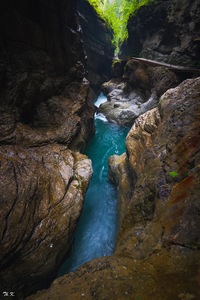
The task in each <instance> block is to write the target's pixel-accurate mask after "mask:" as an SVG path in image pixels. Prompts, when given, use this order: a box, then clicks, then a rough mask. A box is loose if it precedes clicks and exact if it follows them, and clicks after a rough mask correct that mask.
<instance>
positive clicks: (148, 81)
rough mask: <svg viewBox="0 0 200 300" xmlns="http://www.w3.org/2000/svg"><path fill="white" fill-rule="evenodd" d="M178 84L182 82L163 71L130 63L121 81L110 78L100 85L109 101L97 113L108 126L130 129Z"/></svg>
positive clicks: (131, 60) (168, 71)
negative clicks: (167, 91) (119, 125)
mask: <svg viewBox="0 0 200 300" xmlns="http://www.w3.org/2000/svg"><path fill="white" fill-rule="evenodd" d="M180 82H181V78H179V77H178V76H177V75H176V74H175V73H174V72H172V71H170V70H168V69H167V68H165V67H151V66H148V65H146V64H144V63H141V62H136V61H134V60H133V59H129V60H128V61H127V63H126V65H125V68H124V73H123V78H121V80H120V78H113V79H111V80H110V81H108V82H106V83H104V84H103V85H102V91H103V92H104V93H105V94H106V95H107V98H108V101H107V102H105V103H102V104H101V105H100V107H99V112H101V113H103V114H104V115H105V116H106V118H107V119H108V120H109V121H110V122H116V123H118V124H122V125H128V126H131V125H133V123H134V121H135V119H136V118H137V117H139V116H140V115H142V114H143V113H145V112H146V111H148V110H150V109H152V108H154V107H156V106H157V104H158V100H159V97H160V96H161V95H162V94H163V93H164V92H165V91H166V90H168V89H169V88H171V87H175V86H177V85H178V83H180Z"/></svg>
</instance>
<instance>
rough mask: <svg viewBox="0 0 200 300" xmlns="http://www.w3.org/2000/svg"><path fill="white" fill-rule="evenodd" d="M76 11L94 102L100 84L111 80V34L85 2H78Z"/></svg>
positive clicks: (112, 49) (91, 97)
mask: <svg viewBox="0 0 200 300" xmlns="http://www.w3.org/2000/svg"><path fill="white" fill-rule="evenodd" d="M77 9H78V12H79V18H80V24H81V27H82V31H83V42H84V47H85V51H86V54H87V70H88V75H87V79H88V80H89V82H90V87H91V89H90V94H89V97H90V99H91V100H94V99H96V97H97V95H98V94H99V93H100V91H101V85H102V83H103V82H105V81H107V80H109V79H110V78H111V66H112V59H113V57H114V47H113V45H112V32H111V30H110V29H109V28H108V26H107V25H106V23H105V22H104V21H103V20H102V19H101V18H100V17H99V16H98V15H97V13H96V12H95V10H94V9H93V7H92V6H91V5H90V4H89V2H88V1H87V0H78V3H77Z"/></svg>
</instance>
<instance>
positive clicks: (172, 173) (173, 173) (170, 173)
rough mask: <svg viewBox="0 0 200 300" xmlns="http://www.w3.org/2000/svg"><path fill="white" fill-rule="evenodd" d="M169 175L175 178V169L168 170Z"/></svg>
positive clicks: (176, 174)
mask: <svg viewBox="0 0 200 300" xmlns="http://www.w3.org/2000/svg"><path fill="white" fill-rule="evenodd" d="M169 175H170V176H171V177H172V178H176V177H177V176H178V173H177V172H176V171H170V172H169Z"/></svg>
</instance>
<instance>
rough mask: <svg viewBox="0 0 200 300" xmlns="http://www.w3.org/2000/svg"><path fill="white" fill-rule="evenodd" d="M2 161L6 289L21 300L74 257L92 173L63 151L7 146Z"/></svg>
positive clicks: (1, 249) (86, 163)
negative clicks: (75, 236) (75, 235)
mask: <svg viewBox="0 0 200 300" xmlns="http://www.w3.org/2000/svg"><path fill="white" fill-rule="evenodd" d="M0 160H1V181H0V184H1V212H0V213H1V214H0V219H1V233H0V240H1V243H0V253H1V259H0V261H1V272H0V281H1V289H5V290H15V291H16V293H18V296H19V293H20V292H22V293H25V294H26V293H30V291H31V290H34V288H35V285H36V283H37V284H38V281H40V280H42V281H43V283H45V280H46V279H48V277H49V276H50V275H52V273H53V272H54V271H55V269H56V266H58V265H59V263H60V262H61V261H62V259H63V257H64V256H65V255H66V253H67V252H68V251H69V249H70V246H71V243H72V240H73V232H74V229H75V227H76V223H77V219H78V217H79V215H80V211H81V209H82V204H83V199H84V194H85V192H86V189H87V186H88V184H89V180H90V177H91V174H92V167H91V162H90V160H89V159H87V157H86V156H84V155H81V154H79V153H75V152H71V151H70V150H68V149H67V148H66V146H58V145H52V146H43V147H37V148H34V147H33V148H24V147H19V146H17V147H16V146H2V147H1V150H0ZM44 278H45V279H44ZM19 284H20V289H19V287H18V285H19ZM43 286H44V285H43ZM19 290H20V291H19Z"/></svg>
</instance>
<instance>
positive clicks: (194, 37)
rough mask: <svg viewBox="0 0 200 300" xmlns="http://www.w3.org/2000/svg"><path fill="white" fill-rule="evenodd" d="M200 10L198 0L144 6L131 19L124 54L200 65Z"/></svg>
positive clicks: (162, 2) (182, 0) (171, 0)
mask: <svg viewBox="0 0 200 300" xmlns="http://www.w3.org/2000/svg"><path fill="white" fill-rule="evenodd" d="M199 11H200V3H199V1H198V0H195V1H194V0H189V1H188V0H180V1H177V0H167V1H166V0H159V1H156V2H155V3H152V4H151V5H148V6H143V7H141V8H140V9H139V10H138V12H137V14H135V15H134V16H133V17H131V18H130V20H129V22H128V32H129V38H128V41H127V43H126V44H124V46H123V47H122V56H124V55H125V56H141V57H146V58H149V59H155V60H158V61H162V62H163V61H165V62H169V63H171V64H176V65H179V64H180V65H183V66H199V52H200V40H199V34H200V26H199V24H200V17H199V16H200V13H199Z"/></svg>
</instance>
